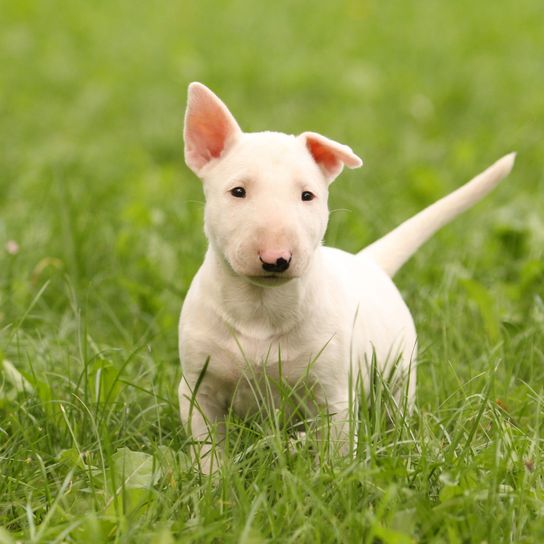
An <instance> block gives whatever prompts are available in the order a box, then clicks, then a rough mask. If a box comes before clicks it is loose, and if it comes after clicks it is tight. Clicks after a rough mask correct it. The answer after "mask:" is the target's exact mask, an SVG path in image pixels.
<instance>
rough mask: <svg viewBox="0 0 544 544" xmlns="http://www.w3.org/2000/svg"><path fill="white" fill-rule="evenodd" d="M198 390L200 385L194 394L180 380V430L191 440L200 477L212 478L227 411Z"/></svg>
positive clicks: (221, 441)
mask: <svg viewBox="0 0 544 544" xmlns="http://www.w3.org/2000/svg"><path fill="white" fill-rule="evenodd" d="M200 389H203V387H202V384H201V387H200V388H199V390H198V391H196V394H195V392H194V386H193V387H191V386H189V384H188V383H187V381H186V380H185V378H184V377H183V378H182V379H181V382H180V384H179V408H180V415H181V421H182V423H183V426H184V427H185V430H186V431H187V433H188V434H189V435H190V436H191V437H192V439H193V443H192V445H191V457H192V458H193V461H195V462H196V463H198V467H199V470H200V471H201V472H202V473H203V474H211V473H213V472H215V471H216V470H218V468H219V467H220V466H221V462H222V453H223V440H224V438H225V415H226V411H225V408H224V406H221V405H220V404H219V403H218V402H217V400H215V399H214V398H213V397H212V396H211V395H209V394H208V392H207V391H206V389H203V390H202V391H201V390H200Z"/></svg>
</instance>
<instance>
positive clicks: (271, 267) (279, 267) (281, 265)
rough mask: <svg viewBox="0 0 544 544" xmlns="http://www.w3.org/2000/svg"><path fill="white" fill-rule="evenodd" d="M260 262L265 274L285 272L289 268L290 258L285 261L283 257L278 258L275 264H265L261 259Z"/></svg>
mask: <svg viewBox="0 0 544 544" xmlns="http://www.w3.org/2000/svg"><path fill="white" fill-rule="evenodd" d="M261 262H262V263H263V270H266V271H267V272H285V271H286V270H287V269H288V268H289V264H290V262H291V258H289V260H288V261H286V260H285V259H284V258H283V257H280V258H279V259H277V260H276V262H275V263H265V262H264V261H263V260H262V259H261Z"/></svg>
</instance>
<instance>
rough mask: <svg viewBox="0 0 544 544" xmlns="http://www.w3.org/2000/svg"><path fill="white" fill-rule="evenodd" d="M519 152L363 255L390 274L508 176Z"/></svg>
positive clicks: (402, 226) (484, 172) (366, 250)
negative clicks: (436, 233)
mask: <svg viewBox="0 0 544 544" xmlns="http://www.w3.org/2000/svg"><path fill="white" fill-rule="evenodd" d="M515 158H516V154H515V153H510V154H509V155H505V156H504V157H502V159H499V160H498V161H497V162H496V163H495V164H493V165H492V166H490V167H489V168H488V169H487V170H484V171H483V172H482V173H481V174H479V175H477V176H476V177H475V178H474V179H472V180H470V181H469V182H468V183H466V184H465V185H463V186H462V187H460V188H459V189H457V190H456V191H454V192H453V193H450V194H449V195H448V196H446V197H444V198H442V199H440V200H438V201H437V202H435V203H434V204H431V205H430V206H429V207H428V208H425V209H424V210H423V211H421V212H419V213H418V214H416V215H414V217H411V218H410V219H408V220H407V221H405V222H404V223H402V224H401V225H399V226H398V227H397V228H396V229H394V230H392V231H391V232H390V233H389V234H386V235H385V236H384V237H383V238H380V239H379V240H377V241H376V242H374V243H373V244H371V245H369V246H367V247H366V248H364V249H363V250H361V252H360V253H359V255H364V256H365V257H370V258H371V259H372V260H373V261H375V262H376V263H377V264H378V265H379V266H380V268H382V269H383V270H384V271H385V272H386V273H387V274H388V275H389V276H390V277H393V276H394V275H395V273H396V272H397V270H399V268H400V267H401V266H402V265H403V264H404V263H405V262H406V261H407V260H408V259H409V258H410V257H411V256H412V255H413V254H414V253H415V252H416V251H417V250H418V249H419V247H420V246H422V245H423V244H424V243H425V242H426V241H427V240H428V239H429V238H430V237H431V236H432V235H433V234H434V233H435V232H436V231H437V230H438V229H440V228H442V227H443V226H444V225H445V224H447V223H449V222H450V221H451V220H452V219H454V218H455V217H457V216H458V215H459V214H460V213H462V212H464V211H465V210H466V209H468V208H470V207H471V206H472V205H474V204H476V202H478V201H479V200H480V199H482V198H483V197H484V196H485V195H486V194H487V193H489V191H491V190H492V189H493V188H494V187H495V186H496V185H498V183H499V182H500V181H501V180H502V179H503V178H504V177H506V176H507V175H508V174H509V173H510V171H511V170H512V167H513V166H514V160H515Z"/></svg>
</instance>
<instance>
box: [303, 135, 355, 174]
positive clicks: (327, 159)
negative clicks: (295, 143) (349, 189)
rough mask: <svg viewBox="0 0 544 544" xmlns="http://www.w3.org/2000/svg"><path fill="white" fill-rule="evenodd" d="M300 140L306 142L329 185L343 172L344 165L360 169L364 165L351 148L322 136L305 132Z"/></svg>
mask: <svg viewBox="0 0 544 544" xmlns="http://www.w3.org/2000/svg"><path fill="white" fill-rule="evenodd" d="M299 138H302V139H303V140H304V141H305V143H306V147H307V148H308V151H309V152H310V153H311V155H312V157H313V158H314V161H315V162H316V163H317V165H318V166H319V167H320V168H321V170H322V172H323V174H324V175H325V177H326V178H327V180H328V181H329V183H330V182H332V181H333V180H334V178H336V176H338V174H340V172H342V169H343V168H344V165H345V166H347V167H348V168H359V166H362V164H363V161H362V160H361V159H360V158H359V157H358V156H357V155H355V153H353V151H352V150H351V148H350V147H348V146H347V145H343V144H339V143H338V142H335V141H333V140H329V139H328V138H325V136H321V134H317V133H316V132H303V133H302V134H301V135H300V136H299Z"/></svg>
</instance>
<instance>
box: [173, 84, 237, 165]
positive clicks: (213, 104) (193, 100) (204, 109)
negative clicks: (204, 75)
mask: <svg viewBox="0 0 544 544" xmlns="http://www.w3.org/2000/svg"><path fill="white" fill-rule="evenodd" d="M241 132H242V131H241V130H240V127H239V126H238V123H237V122H236V120H235V119H234V117H233V116H232V114H231V113H230V111H229V110H228V108H227V106H225V104H223V102H221V100H220V99H219V98H218V97H217V96H215V94H214V93H212V91H210V89H208V87H206V86H205V85H202V84H201V83H196V82H195V83H191V84H190V85H189V95H188V99H187V111H186V112H185V129H184V134H183V136H184V140H185V162H186V163H187V166H188V167H189V168H190V169H191V170H192V171H193V172H194V173H195V174H197V175H199V174H200V171H201V170H202V168H204V166H206V164H208V163H209V162H210V161H211V160H213V159H217V158H219V157H220V156H221V155H222V153H223V152H224V151H225V150H226V149H227V148H228V147H229V146H230V145H232V143H233V142H234V141H235V140H236V137H237V136H238V135H239V134H241Z"/></svg>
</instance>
